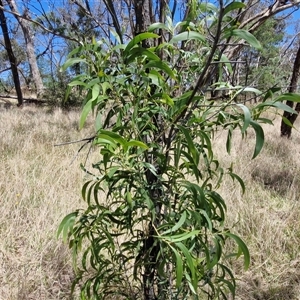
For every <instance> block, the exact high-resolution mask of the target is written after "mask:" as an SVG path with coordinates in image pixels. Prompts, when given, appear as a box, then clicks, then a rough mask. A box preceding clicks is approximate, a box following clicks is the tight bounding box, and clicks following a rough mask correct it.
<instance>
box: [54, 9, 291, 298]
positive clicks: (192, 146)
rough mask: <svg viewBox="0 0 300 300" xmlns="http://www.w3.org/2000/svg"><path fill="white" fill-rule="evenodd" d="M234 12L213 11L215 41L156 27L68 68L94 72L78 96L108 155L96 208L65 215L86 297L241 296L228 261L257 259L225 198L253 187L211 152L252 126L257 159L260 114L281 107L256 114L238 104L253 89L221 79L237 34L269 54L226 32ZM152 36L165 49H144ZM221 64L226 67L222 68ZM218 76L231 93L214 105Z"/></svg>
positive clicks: (97, 181)
mask: <svg viewBox="0 0 300 300" xmlns="http://www.w3.org/2000/svg"><path fill="white" fill-rule="evenodd" d="M230 5H231V6H230ZM229 6H230V7H229ZM229 6H228V7H224V8H221V9H220V12H219V15H216V14H214V15H213V16H214V19H213V20H212V22H211V28H210V29H211V32H215V36H214V41H213V42H211V39H210V36H203V33H202V32H201V31H202V29H201V26H196V25H195V26H194V25H193V24H189V28H188V30H186V31H180V30H179V31H178V30H177V29H178V28H181V25H182V23H180V24H177V25H175V26H174V27H172V28H170V22H169V23H168V24H164V25H163V24H154V25H152V26H151V27H150V30H151V31H152V32H145V33H142V34H140V35H138V36H136V37H134V38H133V39H132V40H130V41H129V42H128V43H127V44H117V45H116V46H112V45H111V44H110V43H106V42H105V41H104V40H102V41H101V42H96V41H93V42H92V43H90V44H85V45H83V46H81V47H80V48H78V49H76V50H74V51H73V52H72V53H71V56H70V59H69V60H68V61H67V62H66V64H65V68H67V67H70V66H71V65H72V64H75V63H82V64H84V65H85V66H86V68H85V69H86V70H87V72H86V73H84V74H80V75H79V76H77V77H76V78H74V80H73V81H72V82H71V83H70V84H69V92H71V90H72V88H73V87H74V86H78V87H80V88H81V89H82V90H83V91H84V93H85V94H86V101H85V104H84V107H83V109H82V114H81V119H80V127H83V126H84V123H85V121H86V118H87V115H88V114H89V113H91V112H94V114H95V116H96V120H95V128H96V137H95V139H94V141H93V144H94V146H96V147H98V148H99V161H97V162H96V163H95V164H94V171H92V172H91V171H89V172H90V173H93V175H94V178H93V179H91V180H90V181H88V182H86V183H85V184H84V186H83V188H82V197H83V199H84V200H85V201H86V203H87V209H86V210H83V211H81V210H78V211H76V212H73V213H71V214H70V215H68V216H66V217H65V218H64V220H63V221H62V223H61V225H60V227H59V232H58V233H59V234H62V235H63V238H64V239H65V240H68V241H69V245H70V248H72V249H73V255H74V266H75V269H76V271H77V280H76V281H75V283H74V284H77V283H78V284H80V287H81V298H82V299H109V297H113V296H115V295H118V296H119V297H120V298H122V299H141V298H144V299H189V298H190V297H193V298H194V299H202V298H203V294H207V295H208V299H214V298H218V299H227V297H228V294H231V295H232V296H233V297H234V295H235V287H236V281H235V278H234V275H233V272H232V270H230V268H228V266H226V256H227V255H229V256H230V257H232V256H236V257H240V256H241V255H242V256H243V258H244V267H245V269H247V268H248V267H249V264H250V255H249V251H248V249H247V246H246V245H245V243H244V242H243V241H242V240H241V239H240V238H239V237H238V236H237V235H235V234H234V233H232V232H231V231H230V230H229V229H228V228H225V227H224V222H225V217H226V203H225V199H223V198H222V196H221V195H220V194H219V193H218V192H217V190H218V187H219V186H220V184H221V183H222V179H223V177H224V176H226V175H229V176H230V177H232V179H233V180H235V179H236V180H237V182H239V183H240V185H241V188H242V189H243V190H244V189H245V185H244V183H243V181H242V179H241V178H240V177H239V176H238V175H237V174H235V173H233V171H232V168H228V169H224V168H222V166H221V165H220V163H219V161H218V160H217V159H216V157H215V156H214V149H213V148H214V147H213V136H214V134H215V132H216V131H217V130H223V131H224V132H225V133H226V131H227V132H228V139H227V145H226V147H227V151H228V152H229V151H230V148H231V139H232V134H233V131H234V130H236V129H239V130H240V131H241V132H242V134H243V135H244V136H245V135H246V133H247V131H248V129H249V128H250V127H251V128H253V129H254V131H255V133H256V145H255V150H254V154H253V157H256V156H257V155H258V154H259V152H260V151H261V149H262V147H263V143H264V134H263V130H262V127H261V126H260V124H259V123H260V122H261V121H262V122H263V121H265V122H267V121H268V120H266V119H263V118H261V117H260V115H261V113H262V112H263V111H264V110H265V109H267V108H268V107H270V106H276V107H279V106H280V105H279V104H278V103H279V102H277V101H276V99H275V100H272V99H271V100H270V101H269V102H264V104H261V105H258V106H257V107H253V108H251V109H250V108H248V107H246V106H245V105H241V104H237V103H235V99H236V97H237V95H239V94H240V93H245V92H247V89H245V88H243V87H232V86H230V84H229V83H228V82H222V74H223V70H224V69H223V68H227V70H229V69H230V61H229V60H228V59H226V57H225V55H224V53H223V52H222V51H221V50H219V48H218V47H217V45H218V44H221V43H222V42H225V41H228V39H230V38H231V37H232V36H233V37H234V39H236V38H242V39H244V40H245V41H247V42H249V43H251V44H252V46H255V47H258V48H260V44H259V43H258V42H257V40H256V39H255V38H254V37H253V36H252V35H251V34H250V33H248V32H246V31H243V30H239V31H237V30H236V29H234V28H231V29H230V28H228V26H229V25H228V22H227V20H225V21H224V22H225V23H226V24H227V26H226V27H223V26H222V24H223V18H224V16H225V15H226V13H227V14H229V13H230V12H231V11H232V10H234V9H238V8H239V7H240V4H232V3H231V4H229ZM208 8H209V7H208ZM214 9H216V8H214ZM207 17H208V18H212V17H211V14H210V13H209V14H208V15H207ZM167 28H168V32H169V34H170V36H169V39H168V40H167V41H166V42H162V43H159V44H158V43H156V41H157V40H158V39H159V35H157V34H155V33H153V31H155V30H157V29H164V30H166V29H167ZM176 28H177V29H176ZM145 40H147V41H151V43H150V42H149V44H151V45H156V44H157V46H156V47H149V48H144V47H143V46H142V44H143V43H142V41H145ZM182 47H183V48H182ZM72 56H73V57H72ZM78 57H80V60H79V58H78ZM221 57H222V58H223V59H222V60H221ZM213 60H215V61H220V63H219V64H218V67H216V65H215V64H212V61H213ZM216 72H219V74H220V75H221V77H220V81H219V82H217V83H213V84H214V85H215V86H217V87H218V88H228V89H229V91H230V94H229V98H228V99H226V100H224V101H221V102H218V103H215V102H213V101H211V100H209V99H207V97H206V94H207V93H206V92H207V88H208V86H209V81H210V79H211V75H212V74H215V73H216ZM249 90H250V91H253V89H249ZM255 92H259V91H257V90H255ZM266 100H267V99H266ZM279 108H286V107H282V106H280V107H279ZM83 168H84V167H83ZM228 240H231V241H233V242H235V243H236V246H237V250H236V252H234V253H226V251H225V250H224V247H225V245H226V243H227V241H228ZM201 295H202V296H201Z"/></svg>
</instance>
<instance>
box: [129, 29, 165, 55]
mask: <svg viewBox="0 0 300 300" xmlns="http://www.w3.org/2000/svg"><path fill="white" fill-rule="evenodd" d="M158 37H159V35H157V34H155V33H152V32H144V33H141V34H139V35H137V36H136V37H134V38H133V39H132V40H131V41H130V42H129V43H128V45H127V46H126V48H125V50H124V55H125V57H126V56H127V55H128V52H129V50H130V49H131V48H133V47H134V46H135V45H137V44H138V43H140V42H142V41H144V40H146V39H150V38H158Z"/></svg>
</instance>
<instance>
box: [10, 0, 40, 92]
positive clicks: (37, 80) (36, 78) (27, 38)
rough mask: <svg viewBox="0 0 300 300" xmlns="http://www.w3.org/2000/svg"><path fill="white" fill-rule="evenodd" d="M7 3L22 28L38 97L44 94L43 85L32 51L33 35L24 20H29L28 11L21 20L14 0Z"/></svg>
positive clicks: (28, 24) (27, 22)
mask: <svg viewBox="0 0 300 300" xmlns="http://www.w3.org/2000/svg"><path fill="white" fill-rule="evenodd" d="M7 3H8V5H9V7H10V9H11V11H12V12H13V13H14V16H15V17H16V19H17V21H18V23H19V24H20V26H21V28H22V31H23V34H24V38H25V43H26V53H27V58H28V62H29V66H30V71H31V75H32V78H33V81H34V84H35V88H36V92H37V95H38V96H40V95H42V94H43V92H44V84H43V81H42V78H41V74H40V71H39V68H38V64H37V60H36V55H35V51H34V50H35V49H34V41H33V36H34V35H33V33H32V32H31V29H30V23H29V21H27V20H26V19H29V11H28V10H25V12H24V14H23V16H24V18H21V17H19V15H20V14H19V13H18V9H17V5H16V2H15V0H7Z"/></svg>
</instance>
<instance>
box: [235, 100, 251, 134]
mask: <svg viewBox="0 0 300 300" xmlns="http://www.w3.org/2000/svg"><path fill="white" fill-rule="evenodd" d="M237 106H238V107H240V108H241V109H242V110H243V113H244V126H243V128H242V133H245V132H246V130H247V128H248V127H249V125H250V121H251V113H250V110H249V108H248V107H247V106H246V105H243V104H237Z"/></svg>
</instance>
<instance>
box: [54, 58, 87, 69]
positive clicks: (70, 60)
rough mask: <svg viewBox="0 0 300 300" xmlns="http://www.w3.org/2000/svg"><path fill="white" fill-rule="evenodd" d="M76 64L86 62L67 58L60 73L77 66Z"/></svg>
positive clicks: (81, 59) (80, 59)
mask: <svg viewBox="0 0 300 300" xmlns="http://www.w3.org/2000/svg"><path fill="white" fill-rule="evenodd" d="M78 63H86V60H85V59H83V58H79V57H75V58H69V59H68V60H67V61H66V62H65V63H64V64H63V65H62V67H61V68H60V71H61V72H64V71H66V69H68V68H69V67H71V66H73V65H75V64H78Z"/></svg>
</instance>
